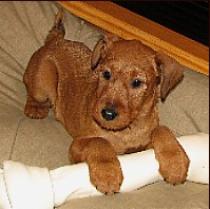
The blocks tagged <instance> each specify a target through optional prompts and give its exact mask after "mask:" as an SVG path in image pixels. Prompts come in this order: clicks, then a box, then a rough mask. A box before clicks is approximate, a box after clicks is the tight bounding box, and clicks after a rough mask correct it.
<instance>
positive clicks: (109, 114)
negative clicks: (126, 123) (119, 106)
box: [101, 107, 118, 121]
mask: <svg viewBox="0 0 210 209" xmlns="http://www.w3.org/2000/svg"><path fill="white" fill-rule="evenodd" d="M101 114H102V116H103V118H104V119H105V120H108V121H109V120H114V119H115V118H116V117H117V115H118V113H117V112H116V110H115V108H114V107H107V108H104V109H103V110H102V111H101Z"/></svg>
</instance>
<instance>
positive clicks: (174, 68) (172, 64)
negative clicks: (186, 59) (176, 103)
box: [155, 53, 184, 101]
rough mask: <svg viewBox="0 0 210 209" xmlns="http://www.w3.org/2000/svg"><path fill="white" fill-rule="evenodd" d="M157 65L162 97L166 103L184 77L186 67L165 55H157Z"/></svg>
mask: <svg viewBox="0 0 210 209" xmlns="http://www.w3.org/2000/svg"><path fill="white" fill-rule="evenodd" d="M155 63H156V69H157V71H158V73H159V77H160V97H161V100H162V101H164V100H165V99H166V97H167V96H168V94H169V92H170V91H171V90H172V89H173V88H174V87H175V86H176V85H177V84H178V83H179V82H180V81H181V80H182V78H183V77H184V74H183V71H184V66H182V65H181V64H179V63H178V62H177V61H175V60H174V59H173V58H171V57H169V56H167V55H165V54H163V53H157V54H156V56H155Z"/></svg>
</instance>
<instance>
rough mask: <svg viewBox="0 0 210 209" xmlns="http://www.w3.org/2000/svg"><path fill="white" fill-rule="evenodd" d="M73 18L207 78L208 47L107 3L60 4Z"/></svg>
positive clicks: (69, 2) (76, 2)
mask: <svg viewBox="0 0 210 209" xmlns="http://www.w3.org/2000/svg"><path fill="white" fill-rule="evenodd" d="M59 3H60V4H61V5H62V6H63V7H64V8H66V9H67V10H69V11H70V12H71V13H72V14H74V15H76V16H78V17H81V18H82V19H84V20H86V21H88V22H90V23H92V24H94V25H96V26H98V27H100V28H102V29H104V30H107V31H109V32H112V33H115V34H116V35H118V36H120V37H122V38H125V39H138V40H141V41H142V42H143V43H144V44H146V45H148V46H150V47H151V48H153V49H155V50H157V51H163V52H164V53H166V54H168V55H170V56H171V57H174V58H175V59H177V60H178V61H179V62H180V63H181V64H183V65H185V66H186V67H188V68H190V69H192V70H195V71H198V72H201V73H204V74H206V75H208V68H209V50H208V47H206V46H204V45H202V44H200V43H198V42H196V41H193V40H191V39H189V38H187V37H185V36H183V35H181V34H178V33H176V32H174V31H172V30H170V29H168V28H166V27H164V26H161V25H159V24H157V23H155V22H153V21H151V20H149V19H147V18H144V17H142V16H140V15H137V14H135V13H133V12H131V11H129V10H127V9H125V8H123V7H120V6H118V5H116V4H114V3H112V2H109V1H83V2H82V1H59Z"/></svg>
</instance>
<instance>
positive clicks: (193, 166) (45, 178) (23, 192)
mask: <svg viewBox="0 0 210 209" xmlns="http://www.w3.org/2000/svg"><path fill="white" fill-rule="evenodd" d="M178 140H179V142H180V144H181V145H182V146H183V148H184V149H185V151H186V153H187V155H188V157H189V159H190V167H189V170H188V176H187V180H189V181H193V182H197V183H203V184H208V183H209V135H208V134H203V133H199V134H197V135H191V136H183V137H180V138H178ZM119 160H120V163H121V167H122V172H123V175H124V181H123V184H122V186H121V189H120V192H129V191H132V190H135V189H138V188H140V187H142V186H145V185H148V184H151V183H154V182H157V181H159V180H162V177H161V176H160V174H159V172H158V168H159V165H158V162H157V161H156V159H155V155H154V151H153V150H147V151H144V152H139V153H135V154H129V155H123V156H119ZM93 195H101V193H100V192H98V191H97V190H96V189H95V187H94V186H93V185H92V184H91V183H90V180H89V171H88V166H87V164H86V163H80V164H76V165H69V166H65V167H61V168H58V169H55V170H51V171H49V170H48V169H47V168H38V167H30V166H26V165H24V164H22V163H19V162H13V161H5V162H4V163H3V169H0V209H29V208H30V209H53V208H54V207H58V206H60V205H62V204H63V203H64V202H66V201H69V200H71V199H73V198H80V197H87V196H93Z"/></svg>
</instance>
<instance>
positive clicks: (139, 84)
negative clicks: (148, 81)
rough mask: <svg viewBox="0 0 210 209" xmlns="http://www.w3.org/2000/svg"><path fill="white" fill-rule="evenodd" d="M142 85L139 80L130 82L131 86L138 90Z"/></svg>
mask: <svg viewBox="0 0 210 209" xmlns="http://www.w3.org/2000/svg"><path fill="white" fill-rule="evenodd" d="M141 84H142V82H141V81H140V80H139V79H134V80H133V81H132V82H131V86H132V87H133V88H138V87H140V86H141Z"/></svg>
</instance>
